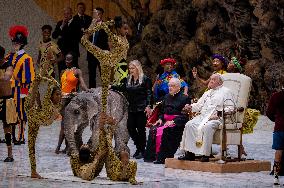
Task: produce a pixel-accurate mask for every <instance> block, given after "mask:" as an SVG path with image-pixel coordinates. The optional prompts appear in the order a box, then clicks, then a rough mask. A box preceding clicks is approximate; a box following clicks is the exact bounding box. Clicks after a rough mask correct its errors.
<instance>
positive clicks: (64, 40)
mask: <svg viewBox="0 0 284 188" xmlns="http://www.w3.org/2000/svg"><path fill="white" fill-rule="evenodd" d="M80 28H81V27H80V25H79V22H77V21H76V20H74V19H73V18H72V9H71V8H70V7H67V8H64V18H63V20H61V21H59V22H58V23H57V25H56V27H55V30H54V32H53V33H52V38H54V39H58V41H57V45H58V46H59V48H60V50H61V52H62V53H63V55H64V56H66V54H67V53H69V52H73V53H74V57H73V61H74V65H75V67H77V68H78V67H79V66H78V57H79V56H80V52H79V42H80V36H81V29H80ZM65 69H66V65H65V62H64V61H61V62H59V63H58V72H59V75H61V72H62V71H63V70H65Z"/></svg>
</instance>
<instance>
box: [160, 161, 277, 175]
mask: <svg viewBox="0 0 284 188" xmlns="http://www.w3.org/2000/svg"><path fill="white" fill-rule="evenodd" d="M165 167H166V168H173V169H182V170H193V171H202V172H212V173H240V172H260V171H270V170H271V163H270V161H261V160H245V161H234V162H226V163H225V164H218V163H217V160H216V159H215V160H210V161H209V162H200V161H184V160H178V159H175V158H168V159H166V161H165Z"/></svg>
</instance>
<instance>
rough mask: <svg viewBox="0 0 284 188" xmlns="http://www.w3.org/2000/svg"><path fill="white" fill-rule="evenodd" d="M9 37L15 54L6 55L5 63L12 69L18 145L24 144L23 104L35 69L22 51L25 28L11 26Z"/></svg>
mask: <svg viewBox="0 0 284 188" xmlns="http://www.w3.org/2000/svg"><path fill="white" fill-rule="evenodd" d="M9 35H10V37H11V40H12V44H13V48H14V51H15V52H12V53H10V54H8V56H7V57H6V61H7V63H11V64H12V66H13V69H14V71H13V77H12V86H11V87H12V94H13V97H14V101H15V103H16V111H17V114H18V119H19V124H18V125H19V126H18V127H19V131H18V141H16V140H14V144H15V145H20V144H25V126H26V122H27V115H26V112H25V109H24V103H25V97H26V96H27V94H28V91H29V88H30V85H31V83H32V81H33V80H34V79H35V69H34V63H33V60H32V57H31V56H30V55H28V54H27V53H26V52H25V50H24V47H25V46H26V45H27V44H28V42H27V36H28V30H27V28H26V27H25V26H13V27H11V28H10V30H9Z"/></svg>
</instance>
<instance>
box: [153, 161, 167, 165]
mask: <svg viewBox="0 0 284 188" xmlns="http://www.w3.org/2000/svg"><path fill="white" fill-rule="evenodd" d="M153 163H154V164H165V161H161V160H156V161H154V162H153Z"/></svg>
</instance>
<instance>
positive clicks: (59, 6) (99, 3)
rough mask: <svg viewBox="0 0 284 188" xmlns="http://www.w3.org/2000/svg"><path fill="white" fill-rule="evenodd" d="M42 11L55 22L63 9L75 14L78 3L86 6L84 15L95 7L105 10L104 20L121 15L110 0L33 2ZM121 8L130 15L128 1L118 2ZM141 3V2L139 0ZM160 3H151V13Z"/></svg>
mask: <svg viewBox="0 0 284 188" xmlns="http://www.w3.org/2000/svg"><path fill="white" fill-rule="evenodd" d="M34 1H35V2H36V3H37V4H38V5H39V6H40V7H41V8H42V9H43V10H44V11H46V12H47V13H48V14H49V15H50V16H51V17H53V18H54V19H55V21H59V20H61V19H62V17H63V11H62V10H63V8H64V7H67V6H69V7H71V8H72V9H73V11H74V14H75V13H76V5H77V3H78V2H84V3H85V4H86V8H87V9H86V13H87V14H88V15H91V12H92V9H93V8H96V7H102V8H103V9H104V10H105V14H104V16H105V18H113V17H114V16H116V15H121V12H120V10H119V8H118V7H117V5H116V4H114V3H112V2H110V0H34ZM120 2H121V3H122V5H123V7H124V8H125V9H126V10H127V11H128V12H129V13H131V14H133V12H132V10H131V6H130V3H129V0H120ZM141 2H143V0H141ZM160 3H161V0H154V1H151V4H150V9H151V12H155V11H156V10H157V9H158V8H159V5H160Z"/></svg>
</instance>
